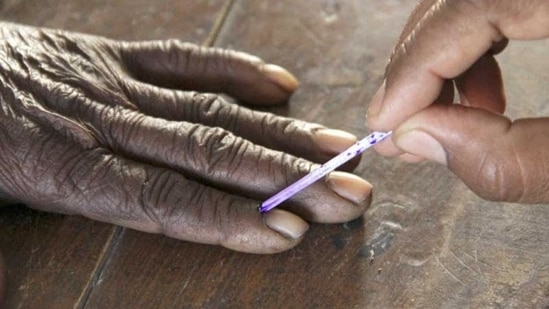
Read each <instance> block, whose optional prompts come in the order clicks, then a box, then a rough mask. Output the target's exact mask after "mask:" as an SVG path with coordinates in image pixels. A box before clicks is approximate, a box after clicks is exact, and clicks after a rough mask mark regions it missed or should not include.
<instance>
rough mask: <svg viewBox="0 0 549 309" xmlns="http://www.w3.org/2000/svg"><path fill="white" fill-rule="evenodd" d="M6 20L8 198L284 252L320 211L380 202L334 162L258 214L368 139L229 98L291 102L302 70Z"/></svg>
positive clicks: (0, 152)
mask: <svg viewBox="0 0 549 309" xmlns="http://www.w3.org/2000/svg"><path fill="white" fill-rule="evenodd" d="M1 27H2V28H1V30H2V32H1V36H2V39H1V41H0V98H1V102H0V106H1V109H0V200H1V201H3V202H4V203H24V204H26V205H28V206H30V207H32V208H35V209H39V210H43V211H51V212H58V213H65V214H77V215H82V216H86V217H88V218H92V219H95V220H100V221H104V222H110V223H113V224H118V225H121V226H124V227H129V228H133V229H136V230H141V231H145V232H151V233H162V234H165V235H167V236H170V237H174V238H178V239H182V240H188V241H193V242H199V243H206V244H215V245H221V246H224V247H226V248H230V249H233V250H237V251H243V252H252V253H275V252H280V251H284V250H287V249H290V248H292V247H293V246H295V245H296V244H298V243H299V242H300V241H301V240H302V239H303V237H304V235H305V232H306V231H307V229H308V223H307V221H314V222H325V223H337V222H345V221H349V220H352V219H354V218H356V217H359V216H360V215H362V214H363V213H364V211H365V210H366V208H367V206H368V204H369V202H370V192H371V185H370V184H369V183H368V182H367V181H365V180H363V179H361V178H359V177H357V176H354V175H352V174H349V173H346V172H333V173H331V174H330V175H329V176H328V177H327V178H326V181H321V182H318V183H316V184H314V185H313V186H311V187H310V188H308V189H307V190H306V191H305V192H303V193H302V194H300V195H298V196H296V197H295V199H293V200H292V201H291V202H289V203H286V204H285V205H283V206H282V207H280V209H276V210H273V211H271V212H269V213H267V214H259V213H258V211H257V207H258V205H259V203H260V201H262V200H264V199H266V198H268V197H270V196H271V195H272V194H274V193H276V192H278V191H279V190H280V189H282V188H284V187H286V186H287V185H289V184H291V183H292V182H294V181H295V180H297V179H299V178H300V177H301V176H303V175H305V174H306V173H308V172H309V171H310V170H311V169H312V168H314V167H315V166H316V165H317V163H320V162H324V161H326V160H328V159H329V158H331V157H332V156H333V155H335V154H337V153H338V152H340V151H342V150H344V149H345V148H347V147H349V146H350V145H352V144H353V143H354V142H355V141H356V138H355V137H354V136H353V135H351V134H349V133H346V132H343V131H339V130H333V129H327V128H325V127H323V126H321V125H318V124H313V123H307V122H303V121H299V120H296V119H291V118H285V117H280V116H276V115H273V114H270V113H265V112H258V111H253V110H252V109H249V108H247V107H244V106H240V105H237V104H235V103H232V102H231V101H232V100H228V99H226V97H225V96H224V95H219V93H223V94H226V95H228V96H231V97H233V98H236V99H237V100H238V101H239V102H245V103H250V104H258V105H261V104H262V105H264V106H266V105H274V104H279V103H283V102H286V101H287V100H288V98H289V96H290V95H291V93H292V92H293V91H294V90H295V89H296V87H297V81H296V79H295V78H294V77H293V75H291V74H290V73H288V72H287V71H286V70H285V69H283V68H281V67H279V66H276V65H272V64H266V63H264V62H263V61H262V60H261V59H259V58H257V57H254V56H251V55H248V54H244V53H240V52H234V51H228V50H222V49H214V48H204V47H199V46H195V45H192V44H186V43H182V42H179V41H174V40H172V41H151V42H122V41H113V40H109V39H106V38H102V37H96V36H89V35H83V34H76V33H70V32H64V31H57V30H48V29H41V28H32V27H24V26H20V25H14V24H2V25H1ZM357 163H358V162H357V161H355V162H354V164H355V166H356V164H357Z"/></svg>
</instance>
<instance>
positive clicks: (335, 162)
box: [258, 131, 392, 213]
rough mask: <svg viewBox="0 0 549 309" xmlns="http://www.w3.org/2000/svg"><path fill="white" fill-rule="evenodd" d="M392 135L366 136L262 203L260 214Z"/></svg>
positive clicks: (372, 134) (385, 133)
mask: <svg viewBox="0 0 549 309" xmlns="http://www.w3.org/2000/svg"><path fill="white" fill-rule="evenodd" d="M391 133H392V132H391V131H389V132H377V131H376V132H372V133H370V135H368V136H366V137H365V138H363V139H362V140H360V141H358V142H357V143H356V144H354V145H353V146H351V147H349V148H348V149H347V150H345V151H343V152H342V153H340V154H338V155H337V156H335V157H333V158H332V159H331V160H330V161H328V162H326V163H324V164H322V165H321V166H320V167H318V168H316V169H314V170H313V171H311V172H310V173H309V174H307V175H305V176H303V177H302V178H301V179H299V180H298V181H296V182H294V183H293V184H291V185H289V186H288V187H286V188H285V189H283V190H282V191H280V192H278V193H277V194H275V195H273V196H272V197H271V198H269V199H268V200H266V201H264V202H263V203H261V205H259V208H258V210H259V212H261V213H264V212H267V211H269V210H271V209H273V208H275V207H276V206H278V205H280V204H281V203H283V202H284V201H286V200H288V199H289V198H291V197H292V196H294V195H295V194H296V193H298V192H299V191H301V190H303V189H305V188H306V187H308V186H310V185H312V184H313V183H315V182H316V181H317V180H319V179H320V178H322V177H324V176H326V175H327V174H328V173H330V172H331V171H333V170H335V169H336V168H338V167H339V166H341V165H343V164H344V163H345V162H347V161H349V160H351V159H352V158H354V157H356V156H358V155H359V154H361V153H363V152H364V151H365V150H366V149H368V148H370V147H372V146H374V145H375V144H377V143H379V142H381V141H382V140H384V139H385V138H387V137H388V136H389V135H391Z"/></svg>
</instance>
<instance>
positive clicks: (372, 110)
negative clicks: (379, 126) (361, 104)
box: [367, 81, 385, 118]
mask: <svg viewBox="0 0 549 309" xmlns="http://www.w3.org/2000/svg"><path fill="white" fill-rule="evenodd" d="M384 97H385V81H383V84H381V86H380V87H379V89H378V90H377V92H376V94H374V96H373V97H372V101H370V106H369V107H368V111H367V115H368V118H372V117H376V116H377V115H379V113H380V112H381V106H382V105H383V98H384Z"/></svg>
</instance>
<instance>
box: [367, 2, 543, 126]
mask: <svg viewBox="0 0 549 309" xmlns="http://www.w3.org/2000/svg"><path fill="white" fill-rule="evenodd" d="M547 16H549V3H548V2H547V1H542V0H538V1H488V0H484V1H481V0H475V1H473V0H470V1H463V0H446V1H442V0H439V1H434V2H433V3H432V4H431V5H430V7H429V8H428V9H427V10H426V11H425V13H424V14H423V16H422V17H421V18H418V19H417V22H415V24H413V25H408V26H407V30H408V31H409V33H408V35H405V36H404V38H403V39H402V40H401V42H400V43H399V44H398V45H397V46H396V48H395V51H394V53H393V56H392V58H391V61H390V63H389V65H388V67H387V71H386V78H385V82H384V85H383V86H382V87H384V88H383V89H380V91H379V92H378V94H377V95H376V96H375V97H374V99H373V100H372V102H371V104H370V108H369V111H368V124H369V126H370V127H371V128H372V129H373V130H391V129H393V128H395V127H397V126H398V125H399V124H400V123H402V122H403V121H404V120H406V119H407V118H409V117H410V116H412V115H414V114H415V113H417V112H418V111H420V110H421V109H423V108H425V107H427V106H428V105H430V104H431V103H432V102H434V101H435V100H436V98H437V97H438V96H439V94H440V91H441V89H442V86H443V84H444V81H445V80H448V79H453V78H455V77H457V76H459V75H460V74H462V73H463V72H465V71H466V70H467V69H468V68H470V67H471V66H472V65H473V64H474V63H475V62H476V61H477V60H478V59H479V58H480V57H481V56H482V55H483V54H485V53H486V52H487V51H488V50H490V48H491V47H492V46H493V44H494V43H496V42H499V41H501V40H502V39H504V38H509V39H536V38H542V37H547V36H548V35H549V19H548V18H547Z"/></svg>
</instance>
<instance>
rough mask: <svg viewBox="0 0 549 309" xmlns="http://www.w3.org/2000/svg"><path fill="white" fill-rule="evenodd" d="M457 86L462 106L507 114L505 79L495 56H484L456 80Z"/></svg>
mask: <svg viewBox="0 0 549 309" xmlns="http://www.w3.org/2000/svg"><path fill="white" fill-rule="evenodd" d="M456 86H457V88H458V90H459V93H460V102H461V104H463V105H465V106H473V107H479V108H484V109H486V110H489V111H491V112H494V113H498V114H503V112H505V91H504V90H503V78H502V76H501V70H500V69H499V66H498V64H497V62H496V59H494V56H492V55H488V54H487V55H484V56H482V57H481V58H480V59H479V60H478V61H477V62H476V63H475V64H474V65H473V66H472V67H471V68H470V69H469V70H467V71H466V72H465V73H464V74H463V75H461V76H459V77H458V78H457V79H456Z"/></svg>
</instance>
